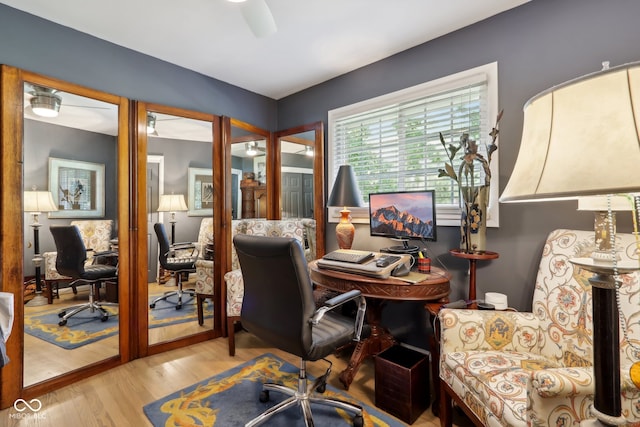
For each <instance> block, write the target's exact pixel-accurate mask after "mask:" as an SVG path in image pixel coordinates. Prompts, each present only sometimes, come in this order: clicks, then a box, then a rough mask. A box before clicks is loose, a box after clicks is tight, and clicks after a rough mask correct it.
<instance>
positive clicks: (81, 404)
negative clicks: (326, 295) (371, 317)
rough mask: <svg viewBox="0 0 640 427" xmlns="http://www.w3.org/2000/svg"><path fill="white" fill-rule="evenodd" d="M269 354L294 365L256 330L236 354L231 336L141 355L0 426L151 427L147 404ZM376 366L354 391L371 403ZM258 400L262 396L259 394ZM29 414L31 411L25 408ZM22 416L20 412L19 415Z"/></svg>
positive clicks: (3, 416)
mask: <svg viewBox="0 0 640 427" xmlns="http://www.w3.org/2000/svg"><path fill="white" fill-rule="evenodd" d="M266 352H272V353H274V354H276V355H278V356H280V357H281V358H283V359H284V360H287V361H289V362H290V363H293V364H295V365H297V364H298V360H297V359H296V358H295V357H292V356H291V355H289V354H287V353H284V352H281V351H279V350H276V349H274V348H271V347H268V346H266V345H265V344H264V343H263V342H261V341H260V340H258V339H257V338H255V337H254V336H252V335H251V334H249V333H247V332H244V331H241V332H239V333H238V334H237V335H236V356H235V357H230V356H229V354H228V349H227V340H226V338H218V339H215V340H210V341H207V342H204V343H200V344H195V345H192V346H189V347H184V348H180V349H177V350H172V351H168V352H165V353H162V354H158V355H154V356H150V357H146V358H142V359H137V360H134V361H132V362H130V363H127V364H125V365H121V366H118V367H116V368H114V369H111V370H110V371H108V372H105V373H102V374H98V375H96V376H93V377H90V378H87V379H85V380H82V381H80V382H78V383H75V384H72V385H70V386H68V387H64V388H62V389H59V390H57V391H54V392H51V393H48V394H46V395H44V396H40V397H39V400H40V401H41V402H42V409H41V410H40V411H39V412H38V413H37V416H38V418H35V417H34V416H33V414H29V417H26V416H25V417H24V418H18V417H17V416H16V414H18V412H17V411H16V410H15V409H14V408H9V409H5V410H3V411H0V426H8V427H10V426H20V427H25V426H38V427H48V426H50V427H60V426H83V427H92V426H100V427H104V426H114V427H125V426H136V427H137V426H148V425H151V424H150V423H149V421H148V420H147V418H146V416H145V415H144V413H143V412H142V407H143V406H144V405H145V404H147V403H150V402H153V401H155V400H157V399H160V398H162V397H164V396H166V395H167V394H170V393H172V392H175V391H177V390H180V389H182V388H185V387H187V386H189V385H191V384H194V383H196V382H198V381H201V380H204V379H206V378H208V377H210V376H212V375H215V374H218V373H220V372H223V371H225V370H227V369H230V368H232V367H234V366H236V365H238V364H240V363H242V362H245V361H247V360H250V359H252V358H254V357H256V356H259V355H261V354H263V353H266ZM347 358H348V355H344V356H341V357H340V358H338V357H335V356H331V357H330V359H331V360H332V362H333V363H334V366H333V371H332V374H331V379H330V384H331V385H333V386H335V387H337V388H338V389H342V386H341V384H340V382H339V380H338V374H339V372H341V371H342V369H344V367H345V366H346V363H347ZM324 367H325V364H324V362H317V363H310V364H309V371H310V373H311V374H312V375H318V374H321V373H322V370H323V369H324ZM373 378H374V367H373V361H371V360H367V361H365V363H364V364H363V365H362V367H361V368H360V371H359V372H358V374H357V375H356V378H355V380H354V382H353V383H352V385H351V387H350V389H349V393H350V394H351V395H352V396H354V397H356V398H357V399H359V400H361V401H362V402H365V403H367V404H369V405H371V406H375V404H374V379H373ZM256 398H257V397H256ZM25 412H28V411H25ZM18 416H19V414H18ZM438 425H439V419H438V418H436V417H434V416H433V414H432V413H431V410H430V409H429V410H426V411H425V412H424V413H423V414H422V415H421V416H420V417H419V418H418V419H417V420H416V421H415V422H414V423H413V426H428V427H436V426H438Z"/></svg>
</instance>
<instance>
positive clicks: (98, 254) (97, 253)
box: [93, 251, 118, 258]
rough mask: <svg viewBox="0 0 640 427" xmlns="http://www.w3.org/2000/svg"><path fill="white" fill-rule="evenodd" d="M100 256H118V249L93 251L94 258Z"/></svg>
mask: <svg viewBox="0 0 640 427" xmlns="http://www.w3.org/2000/svg"><path fill="white" fill-rule="evenodd" d="M101 256H118V251H100V252H94V253H93V257H94V258H97V257H101Z"/></svg>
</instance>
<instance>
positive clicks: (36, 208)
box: [23, 187, 58, 306]
mask: <svg viewBox="0 0 640 427" xmlns="http://www.w3.org/2000/svg"><path fill="white" fill-rule="evenodd" d="M23 203H24V211H25V212H29V213H31V217H32V218H33V222H32V223H31V227H33V265H34V266H35V280H36V294H35V296H34V297H33V298H32V299H31V300H30V301H29V302H28V303H27V305H28V306H39V305H45V304H47V302H48V300H47V298H45V296H44V295H42V274H41V272H40V263H41V262H42V256H41V255H40V234H39V231H40V227H41V226H42V224H40V223H39V222H38V215H40V213H42V212H52V211H57V210H58V208H57V207H56V204H55V203H54V201H53V197H52V196H51V192H49V191H36V188H35V187H34V188H33V191H25V192H24V197H23Z"/></svg>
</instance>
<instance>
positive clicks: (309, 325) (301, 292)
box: [233, 235, 366, 427]
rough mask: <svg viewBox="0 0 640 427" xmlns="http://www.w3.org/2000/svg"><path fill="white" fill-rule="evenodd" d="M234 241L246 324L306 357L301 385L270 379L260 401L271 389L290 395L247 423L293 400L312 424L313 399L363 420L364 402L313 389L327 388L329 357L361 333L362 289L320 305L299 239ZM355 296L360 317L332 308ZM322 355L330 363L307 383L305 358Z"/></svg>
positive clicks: (282, 347)
mask: <svg viewBox="0 0 640 427" xmlns="http://www.w3.org/2000/svg"><path fill="white" fill-rule="evenodd" d="M233 243H234V245H235V248H236V253H237V254H238V260H239V261H240V269H241V270H242V277H243V281H244V298H243V301H242V310H241V314H240V318H241V321H242V325H243V327H244V328H246V329H247V330H248V331H249V332H251V333H252V334H254V335H256V336H258V337H259V338H262V339H263V340H265V341H266V342H267V343H269V344H270V345H273V346H275V347H277V348H279V349H280V350H283V351H286V352H288V353H291V354H295V355H296V356H299V357H300V358H301V362H300V371H299V375H298V389H297V390H293V389H290V388H287V387H285V386H282V385H279V384H271V383H265V384H264V385H263V389H262V392H261V394H260V401H262V402H266V401H267V400H268V399H269V391H277V392H281V393H284V394H285V395H288V396H290V397H289V398H287V399H285V400H284V401H283V402H281V403H279V404H277V405H276V406H274V407H272V408H270V409H269V410H267V411H266V412H264V413H263V414H261V415H260V416H258V417H257V418H255V419H253V420H252V421H250V422H248V423H247V424H245V426H247V427H252V426H257V425H259V424H262V423H264V422H266V421H267V420H268V419H269V418H270V417H272V416H273V415H275V414H277V413H279V412H281V411H284V410H286V409H287V408H289V407H291V406H294V405H298V406H300V408H301V410H302V414H303V416H304V420H305V425H306V426H307V427H309V426H313V417H312V414H311V407H310V403H315V404H322V405H329V406H333V407H337V408H341V409H343V410H346V411H348V412H350V413H352V414H354V417H353V424H354V425H355V426H362V425H363V422H364V421H363V417H362V408H361V407H360V406H358V405H354V404H352V403H348V402H344V401H341V400H337V399H333V398H330V397H324V396H321V395H318V394H316V393H314V390H316V391H318V392H319V393H323V392H324V390H325V388H326V381H327V377H328V376H329V373H330V372H331V362H329V361H328V360H326V359H324V358H325V357H326V356H328V355H329V354H331V353H333V352H335V351H336V350H337V349H338V348H339V347H342V346H344V345H345V344H347V343H349V342H350V341H352V340H359V339H360V333H361V332H362V325H363V321H364V313H365V310H366V302H365V299H364V297H363V296H361V295H360V291H357V290H353V291H350V292H347V293H344V294H341V295H338V296H336V297H334V298H331V299H330V300H328V301H326V302H325V303H324V305H323V306H322V307H320V308H319V309H317V310H316V306H315V302H314V299H313V289H312V283H311V279H310V277H309V270H308V267H307V261H306V259H305V256H304V251H303V249H302V246H301V245H300V243H299V242H298V241H297V240H296V239H293V238H286V237H264V236H253V235H237V236H235V237H234V239H233ZM354 299H357V300H359V309H358V315H357V316H356V319H355V321H354V319H352V318H349V317H345V316H342V315H340V314H338V313H334V312H331V311H330V310H332V309H334V308H336V307H338V306H340V305H342V304H344V303H345V302H347V301H351V300H354ZM319 359H323V360H325V361H326V362H327V363H329V368H328V369H327V370H326V372H325V374H323V375H322V376H320V377H319V378H318V379H316V380H315V381H314V382H313V383H312V384H308V383H307V374H306V362H307V361H316V360H319Z"/></svg>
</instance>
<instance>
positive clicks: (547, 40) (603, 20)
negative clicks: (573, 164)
mask: <svg viewBox="0 0 640 427" xmlns="http://www.w3.org/2000/svg"><path fill="white" fill-rule="evenodd" d="M638 17H640V2H638V1H635V0H612V1H607V2H603V1H600V0H561V1H558V0H533V1H532V2H530V3H528V4H526V5H524V6H521V7H518V8H516V9H513V10H511V11H507V12H505V13H503V14H501V15H498V16H495V17H493V18H490V19H487V20H485V21H483V22H480V23H478V24H475V25H472V26H469V27H467V28H464V29H462V30H460V31H457V32H455V33H452V34H449V35H446V36H443V37H441V38H439V39H436V40H434V41H432V42H429V43H426V44H423V45H420V46H418V47H415V48H413V49H410V50H407V51H405V52H402V53H399V54H397V55H395V56H393V57H390V58H387V59H385V60H382V61H380V62H378V63H375V64H372V65H370V66H367V67H364V68H361V69H359V70H357V71H354V72H352V73H349V74H345V75H343V76H340V77H337V78H335V79H333V80H330V81H328V82H325V83H323V84H320V85H318V86H315V87H313V88H310V89H308V90H305V91H302V92H299V93H297V94H294V95H291V96H289V97H287V98H284V99H281V100H279V101H278V118H279V121H278V127H279V128H281V129H284V128H287V127H291V126H294V125H296V124H299V123H309V122H313V121H317V120H323V121H325V123H326V122H327V111H328V110H331V109H333V108H337V107H341V106H344V105H349V104H352V103H355V102H358V101H362V100H364V99H368V98H372V97H375V96H378V95H382V94H385V93H388V92H392V91H396V90H399V89H403V88H406V87H410V86H413V85H416V84H419V83H423V82H425V81H430V80H433V79H436V78H439V77H442V76H446V75H449V74H452V73H455V72H459V71H462V70H465V69H469V68H472V67H476V66H479V65H482V64H486V63H489V62H493V61H497V62H498V80H499V106H500V108H502V109H504V111H505V113H504V117H503V119H502V121H501V124H500V131H501V132H500V140H499V147H500V148H499V150H498V154H499V156H500V192H502V190H503V188H504V186H505V185H506V184H507V181H508V179H509V175H510V174H511V171H512V169H513V165H514V163H515V159H516V156H517V154H518V149H519V144H520V136H521V131H522V108H523V105H524V104H525V102H526V101H527V100H528V99H529V98H531V97H532V96H534V95H536V94H537V93H538V92H540V91H542V90H544V89H547V88H549V87H551V86H554V85H556V84H559V83H562V82H564V81H567V80H569V79H572V78H575V77H578V76H581V75H584V74H587V73H590V72H594V71H597V70H599V69H600V68H601V62H602V61H611V65H612V66H614V65H620V64H623V63H626V62H631V61H637V60H640V49H639V48H638V41H639V40H640V26H638V24H637V19H638ZM425 25H429V21H428V18H426V17H425ZM329 131H330V129H328V128H327V132H326V133H327V134H328V132H329ZM579 154H580V153H576V155H579ZM585 161H593V159H585ZM599 166H604V167H609V165H597V163H594V167H599ZM327 181H329V179H327ZM329 191H330V189H327V194H329V193H328V192H329ZM576 207H577V203H576V202H555V203H531V204H502V205H501V206H500V227H499V228H492V229H489V230H488V235H487V242H488V243H487V246H488V247H487V249H489V250H492V251H496V252H499V253H500V258H499V259H497V260H495V261H492V262H480V263H479V264H478V288H477V289H478V297H479V298H482V297H483V296H484V293H485V292H488V291H489V292H491V291H493V292H502V293H505V294H507V295H508V297H509V304H510V305H511V306H513V307H515V308H517V309H519V310H528V309H530V308H531V297H532V294H533V286H534V281H535V274H536V271H537V264H538V261H539V258H540V253H541V250H542V245H543V242H544V240H545V237H546V235H547V234H548V233H549V232H550V231H551V230H553V229H556V228H560V227H566V228H578V229H591V228H592V221H593V220H592V215H591V214H590V213H588V212H580V213H579V212H576ZM619 218H620V217H619ZM618 224H619V226H618V229H619V230H621V231H630V229H631V221H630V219H629V218H626V217H625V218H621V219H619V223H618ZM356 228H357V231H356V237H355V244H354V247H355V248H366V249H376V248H381V247H386V246H389V244H390V243H389V241H388V240H386V239H382V238H372V237H370V236H369V229H368V226H367V225H356ZM457 246H458V229H457V227H443V226H441V227H438V242H436V243H432V244H429V246H428V248H429V250H430V253H431V255H432V257H435V258H437V259H436V260H434V261H433V263H434V265H442V266H444V267H446V268H448V269H449V270H450V271H451V272H452V273H453V281H452V288H453V290H452V296H451V297H452V298H453V299H458V298H463V297H466V295H467V289H468V277H467V276H466V273H467V263H466V261H464V260H459V259H456V258H453V257H452V256H450V255H449V253H448V251H449V249H450V248H454V247H457ZM335 248H337V244H336V241H335V234H334V225H333V224H329V227H328V228H327V250H331V249H335Z"/></svg>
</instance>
